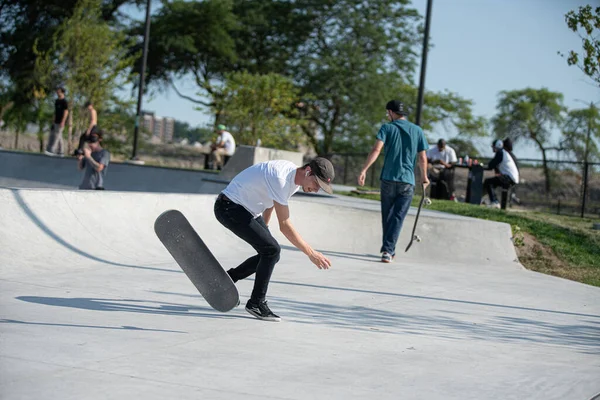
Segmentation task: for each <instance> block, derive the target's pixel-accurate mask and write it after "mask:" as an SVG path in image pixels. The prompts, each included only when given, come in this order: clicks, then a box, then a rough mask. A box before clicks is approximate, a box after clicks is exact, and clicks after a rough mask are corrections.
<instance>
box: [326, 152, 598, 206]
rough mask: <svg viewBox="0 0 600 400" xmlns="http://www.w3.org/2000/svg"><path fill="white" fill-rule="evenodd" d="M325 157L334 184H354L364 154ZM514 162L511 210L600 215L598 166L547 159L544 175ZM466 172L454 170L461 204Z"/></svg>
mask: <svg viewBox="0 0 600 400" xmlns="http://www.w3.org/2000/svg"><path fill="white" fill-rule="evenodd" d="M328 158H329V159H330V160H331V162H332V163H333V165H334V167H335V170H336V183H339V184H344V185H350V186H354V185H357V178H358V175H359V173H360V170H361V168H362V166H363V164H364V162H365V160H366V159H367V154H366V153H344V154H339V153H335V154H330V155H329V156H328ZM488 161H489V159H480V160H479V162H481V163H487V162H488ZM518 162H519V171H520V175H521V182H520V183H519V185H517V186H516V187H515V189H514V191H513V192H514V196H513V199H512V203H511V206H512V207H522V208H526V209H531V210H539V211H545V212H551V213H558V214H567V215H578V216H581V217H583V216H586V217H598V216H600V163H585V162H582V161H561V160H548V161H547V172H546V171H545V170H544V167H543V161H542V160H539V159H519V160H518ZM382 166H383V157H381V156H380V157H379V158H378V159H377V161H376V162H375V163H374V164H373V166H372V167H371V168H370V169H369V172H368V175H367V179H366V183H365V185H366V186H371V187H379V175H380V174H381V168H382ZM417 170H418V168H417ZM468 173H469V172H468V169H466V168H456V171H455V178H454V179H455V181H454V184H455V194H456V197H457V199H458V200H459V201H464V198H465V195H466V190H467V178H468ZM417 174H418V172H417ZM488 176H493V172H492V171H490V172H486V177H488Z"/></svg>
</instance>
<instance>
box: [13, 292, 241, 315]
mask: <svg viewBox="0 0 600 400" xmlns="http://www.w3.org/2000/svg"><path fill="white" fill-rule="evenodd" d="M16 299H17V300H21V301H26V302H28V303H36V304H44V305H48V306H55V307H68V308H78V309H81V310H91V311H119V312H132V313H142V314H158V315H175V316H182V317H202V318H226V319H230V318H246V316H241V315H235V314H225V313H219V312H217V311H214V310H213V309H212V308H210V307H208V306H206V307H198V306H190V305H188V304H177V303H166V302H163V301H160V302H159V301H151V300H133V299H118V300H117V299H97V298H87V297H72V298H66V297H38V296H19V297H16Z"/></svg>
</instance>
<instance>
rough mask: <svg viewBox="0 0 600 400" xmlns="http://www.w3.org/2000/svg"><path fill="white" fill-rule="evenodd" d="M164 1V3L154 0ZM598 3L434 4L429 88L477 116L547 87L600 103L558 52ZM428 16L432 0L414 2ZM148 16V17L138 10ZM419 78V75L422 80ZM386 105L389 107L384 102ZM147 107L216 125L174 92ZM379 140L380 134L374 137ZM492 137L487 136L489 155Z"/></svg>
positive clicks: (484, 144) (191, 89)
mask: <svg viewBox="0 0 600 400" xmlns="http://www.w3.org/2000/svg"><path fill="white" fill-rule="evenodd" d="M154 4H156V2H154ZM585 4H592V5H594V6H596V4H598V5H600V2H599V1H598V0H589V1H587V2H586V1H577V0H433V8H432V21H431V38H430V42H431V44H432V45H433V48H432V49H431V51H430V52H429V56H428V59H427V78H426V87H427V90H434V91H440V90H446V89H448V90H450V91H453V92H456V93H458V94H459V95H461V96H462V97H465V98H468V99H472V100H473V101H474V107H473V109H474V112H475V114H476V115H482V116H485V117H487V118H491V117H492V116H493V115H494V114H495V111H496V102H497V98H498V92H500V91H501V90H514V89H522V88H525V87H533V88H541V87H546V88H548V89H550V90H552V91H557V92H561V93H563V94H564V104H565V105H566V106H567V107H569V108H582V107H585V105H584V104H583V103H581V102H579V100H581V101H583V102H585V103H587V104H589V102H590V101H594V102H595V101H599V100H600V89H599V88H598V87H597V86H594V85H593V84H592V83H591V80H590V79H588V78H587V77H586V76H585V75H584V74H583V72H581V70H579V69H578V68H577V67H575V66H572V67H569V66H568V65H567V63H566V61H565V59H564V58H562V57H560V56H559V55H558V54H557V51H561V52H563V53H567V52H568V51H569V50H571V49H573V50H576V51H580V49H581V40H580V39H579V37H578V36H577V35H576V34H575V33H573V32H571V31H570V30H569V29H568V28H567V27H566V24H565V22H564V15H565V13H567V12H568V11H569V10H572V9H576V8H578V7H579V6H581V5H585ZM413 5H414V7H416V8H417V9H418V10H419V11H420V12H421V14H422V15H423V16H424V15H425V9H426V6H427V1H426V0H415V1H413ZM132 14H134V15H136V17H137V16H138V15H139V16H140V17H142V18H143V14H142V13H141V12H139V13H138V12H133V13H132ZM417 79H418V75H417ZM177 85H178V88H180V90H181V91H183V92H185V93H187V94H190V95H193V94H195V90H196V89H195V84H194V83H193V82H192V80H191V79H189V80H187V79H183V80H181V81H179V82H177ZM382 107H383V105H382ZM143 108H144V109H145V110H150V111H155V112H156V113H157V115H160V116H169V117H174V118H176V119H178V120H181V121H185V122H188V123H189V124H191V125H204V124H207V123H211V122H212V121H211V117H210V115H208V114H206V113H203V112H201V111H197V110H195V107H194V104H192V103H191V102H189V101H187V100H183V99H181V98H179V96H177V94H176V93H175V92H174V91H172V90H168V91H166V92H163V93H159V94H156V93H155V94H154V95H148V96H145V97H144V106H143ZM426 133H427V136H428V139H429V140H430V141H435V140H437V139H438V138H439V137H447V138H450V137H451V136H453V135H454V133H453V132H444V131H443V130H438V131H435V132H426ZM374 135H375V132H374ZM489 141H490V140H489V139H487V138H486V139H480V140H477V141H476V142H477V143H478V145H479V147H480V149H481V150H483V151H486V150H487V149H489V146H488V142H489ZM515 153H516V155H517V156H518V157H520V158H538V157H539V156H540V154H539V153H538V152H537V150H536V149H535V148H534V147H533V146H531V145H527V144H525V143H522V144H520V145H519V147H518V148H516V149H515Z"/></svg>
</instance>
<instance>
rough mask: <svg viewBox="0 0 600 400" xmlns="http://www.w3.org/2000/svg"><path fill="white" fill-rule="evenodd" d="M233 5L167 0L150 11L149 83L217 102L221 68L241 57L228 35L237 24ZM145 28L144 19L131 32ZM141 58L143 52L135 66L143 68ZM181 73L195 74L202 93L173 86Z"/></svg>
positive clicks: (217, 0) (211, 0) (218, 0)
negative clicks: (155, 11) (152, 14)
mask: <svg viewBox="0 0 600 400" xmlns="http://www.w3.org/2000/svg"><path fill="white" fill-rule="evenodd" d="M231 9H232V1H231V0H206V1H202V2H189V1H184V0H174V1H172V2H165V3H163V6H162V8H161V9H160V10H159V11H158V12H157V13H156V14H155V15H154V16H153V17H152V22H151V29H152V40H150V42H149V48H148V60H147V74H146V81H147V83H148V84H150V83H155V84H156V85H158V86H159V88H161V89H164V88H165V87H167V86H171V87H173V89H174V90H175V91H176V93H177V94H178V95H179V96H181V97H182V98H185V99H187V100H190V101H192V102H194V103H195V104H198V105H201V106H204V107H207V108H208V109H210V107H212V106H214V100H213V97H214V95H215V92H218V86H215V85H218V83H219V82H222V80H223V74H224V73H225V72H227V71H228V70H229V69H228V68H229V67H228V66H229V65H232V64H233V63H235V61H236V58H237V56H236V52H235V43H234V40H233V38H232V37H231V35H230V32H231V31H232V30H233V29H235V26H236V20H235V18H234V16H233V13H232V11H231ZM143 34H144V23H143V22H140V23H139V24H138V25H136V26H134V27H133V29H132V30H131V35H134V36H138V37H140V38H141V37H142V36H143ZM141 46H142V43H141V40H139V41H138V44H137V45H135V46H134V47H133V48H132V50H131V53H130V54H135V53H137V55H138V57H140V53H139V50H140V49H141ZM140 63H141V58H138V59H137V61H136V66H135V68H134V70H135V71H139V66H140ZM183 76H191V77H193V79H194V82H195V83H196V85H197V86H198V90H197V92H199V95H198V96H196V97H192V96H189V95H187V94H184V93H182V91H181V90H180V89H179V88H178V87H177V86H175V80H176V79H177V78H181V77H183ZM147 87H150V85H148V86H147Z"/></svg>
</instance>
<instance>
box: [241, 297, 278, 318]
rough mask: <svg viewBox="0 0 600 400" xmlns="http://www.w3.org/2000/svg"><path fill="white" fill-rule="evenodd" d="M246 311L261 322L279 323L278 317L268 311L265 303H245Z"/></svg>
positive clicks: (249, 301) (250, 301)
mask: <svg viewBox="0 0 600 400" xmlns="http://www.w3.org/2000/svg"><path fill="white" fill-rule="evenodd" d="M246 311H248V312H249V313H250V314H252V315H254V316H255V317H256V318H258V319H262V320H263V321H273V322H279V321H281V318H279V315H275V314H274V313H273V311H271V310H270V309H269V306H268V305H267V302H266V301H263V302H261V303H258V304H257V303H253V302H252V300H248V303H246Z"/></svg>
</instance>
